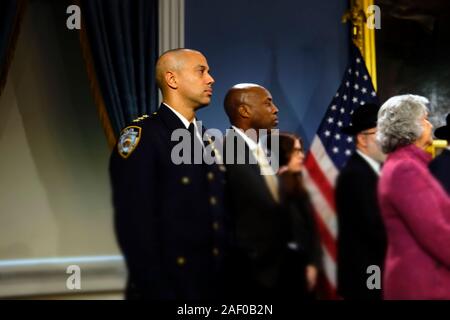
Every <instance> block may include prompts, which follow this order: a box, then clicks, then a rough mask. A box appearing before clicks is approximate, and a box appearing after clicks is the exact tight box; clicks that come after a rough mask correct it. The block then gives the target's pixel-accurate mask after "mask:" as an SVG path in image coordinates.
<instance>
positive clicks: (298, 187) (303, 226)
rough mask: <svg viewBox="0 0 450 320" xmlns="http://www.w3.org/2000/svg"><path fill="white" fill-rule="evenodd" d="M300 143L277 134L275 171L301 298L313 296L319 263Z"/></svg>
mask: <svg viewBox="0 0 450 320" xmlns="http://www.w3.org/2000/svg"><path fill="white" fill-rule="evenodd" d="M304 158H305V156H304V153H303V143H302V140H301V138H300V137H297V136H296V135H294V134H290V133H280V134H279V170H278V176H279V181H280V190H281V194H282V195H283V197H284V199H283V200H284V202H285V203H286V206H287V207H288V210H287V211H286V212H289V213H290V215H291V217H290V218H291V219H290V221H291V223H292V234H291V239H292V246H293V248H296V249H297V250H299V251H300V252H301V253H302V256H303V258H304V270H298V272H303V274H304V275H305V288H304V297H305V298H313V297H314V290H315V287H316V283H317V275H318V270H319V269H320V266H321V257H322V252H321V248H320V240H319V238H318V237H317V232H316V225H315V221H314V217H313V212H312V207H311V203H310V199H309V195H308V192H307V191H306V189H305V187H304V185H303V179H302V170H303V161H304Z"/></svg>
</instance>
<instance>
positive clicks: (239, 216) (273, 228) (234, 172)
mask: <svg viewBox="0 0 450 320" xmlns="http://www.w3.org/2000/svg"><path fill="white" fill-rule="evenodd" d="M230 139H232V136H230V134H227V136H226V137H225V141H224V152H223V153H224V160H225V161H226V160H227V159H226V158H227V155H228V153H229V152H230V149H227V147H226V146H227V144H231V142H230ZM234 139H236V140H235V142H236V144H235V149H234V155H233V157H230V159H232V160H233V161H234V162H235V163H234V164H230V163H226V168H227V170H226V178H227V184H226V203H227V209H228V212H229V213H230V217H231V221H232V224H231V225H232V229H233V238H232V243H233V251H232V255H231V258H230V260H229V262H230V264H229V269H228V270H229V277H228V280H227V284H228V288H229V290H230V292H229V294H230V295H232V296H233V297H241V298H263V299H264V298H270V297H283V296H284V295H286V296H289V294H290V293H289V291H290V289H289V288H295V287H297V288H298V286H300V285H303V283H302V281H304V277H303V274H302V272H301V269H300V266H301V265H302V264H301V263H303V262H301V263H300V256H299V255H298V254H297V253H296V252H294V251H292V250H290V249H289V248H288V246H287V244H288V242H289V241H290V239H289V236H290V228H291V223H290V220H289V213H288V212H287V211H286V208H285V207H284V206H283V204H280V203H277V202H276V201H275V200H274V199H273V197H272V195H271V193H270V191H269V188H268V187H267V185H266V182H265V180H264V177H263V176H262V175H261V174H260V168H259V166H258V164H256V160H255V158H254V156H253V154H252V153H251V152H250V149H249V148H248V146H247V144H245V142H244V140H243V139H242V138H241V137H240V136H235V137H234ZM239 144H243V145H244V150H245V151H244V155H245V160H246V161H245V164H237V163H236V159H237V158H238V155H237V145H239ZM230 159H228V160H230ZM249 161H253V162H252V163H254V164H250V162H249ZM291 297H292V296H291ZM294 297H295V295H294Z"/></svg>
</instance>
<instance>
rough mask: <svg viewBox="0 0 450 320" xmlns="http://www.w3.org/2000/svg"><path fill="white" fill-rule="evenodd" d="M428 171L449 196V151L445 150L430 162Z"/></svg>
mask: <svg viewBox="0 0 450 320" xmlns="http://www.w3.org/2000/svg"><path fill="white" fill-rule="evenodd" d="M430 171H431V173H432V174H433V175H434V176H435V177H436V179H438V180H439V181H440V182H441V184H442V186H443V187H444V188H445V190H447V193H448V194H449V195H450V150H448V149H445V150H444V151H442V153H441V154H440V155H439V156H437V157H436V158H434V159H433V161H431V163H430Z"/></svg>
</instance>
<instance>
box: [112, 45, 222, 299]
mask: <svg viewBox="0 0 450 320" xmlns="http://www.w3.org/2000/svg"><path fill="white" fill-rule="evenodd" d="M156 78H157V83H158V86H159V88H160V90H161V92H162V95H163V103H162V105H161V106H160V108H159V110H158V111H157V112H155V113H154V114H153V115H151V116H143V117H140V118H139V119H137V120H135V121H134V122H133V123H132V124H131V125H129V126H127V127H126V128H124V129H123V130H122V132H121V135H120V138H119V140H118V143H117V146H116V148H115V149H114V151H113V153H112V156H111V162H110V175H111V182H112V188H113V203H114V212H115V215H114V217H115V219H114V222H115V230H116V235H117V239H118V243H119V246H120V248H121V251H122V253H123V255H124V257H125V261H126V265H127V269H128V282H127V289H126V298H127V299H156V300H174V299H177V300H178V299H182V300H197V299H214V298H219V297H220V296H221V293H222V289H221V288H222V284H221V279H222V272H223V261H224V254H225V252H224V251H225V247H226V228H225V212H224V209H223V188H224V178H223V176H224V172H223V171H224V170H225V168H224V167H223V166H219V165H217V164H211V165H207V164H206V163H205V162H204V161H200V164H192V163H190V161H186V163H181V164H178V162H177V161H175V160H174V157H175V156H176V154H175V155H174V154H173V152H172V151H173V149H174V148H175V147H176V145H179V143H180V141H171V140H172V139H171V136H172V133H173V132H174V131H175V130H177V129H183V130H186V129H188V130H189V133H190V134H189V138H190V139H191V140H190V142H194V143H191V144H190V145H191V146H192V145H197V146H198V145H200V153H202V152H204V149H205V144H206V145H208V143H209V142H211V141H209V142H208V141H206V142H205V141H203V140H208V139H206V138H205V139H202V137H203V132H201V130H200V127H199V124H198V123H197V122H196V119H195V112H196V110H198V109H199V108H201V107H204V106H207V105H208V104H209V103H210V101H211V95H212V85H213V83H214V79H213V78H212V77H211V75H210V74H209V67H208V63H207V60H206V58H205V57H204V56H203V55H202V54H201V53H200V52H198V51H194V50H189V49H176V50H170V51H167V52H165V53H164V54H163V55H161V57H160V58H159V59H158V61H157V65H156ZM197 151H198V150H197ZM184 152H186V151H185V150H183V152H182V153H183V155H184ZM213 155H214V154H213ZM216 156H219V155H218V154H216ZM200 158H201V159H202V157H200ZM190 160H192V158H190Z"/></svg>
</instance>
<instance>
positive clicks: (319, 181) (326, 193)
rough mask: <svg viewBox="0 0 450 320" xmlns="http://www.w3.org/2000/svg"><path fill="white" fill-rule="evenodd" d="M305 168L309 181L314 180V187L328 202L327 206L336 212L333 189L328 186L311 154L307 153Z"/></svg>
mask: <svg viewBox="0 0 450 320" xmlns="http://www.w3.org/2000/svg"><path fill="white" fill-rule="evenodd" d="M305 166H306V167H307V168H308V171H309V172H310V177H311V179H312V180H314V182H315V183H316V186H317V187H318V188H319V189H320V192H321V193H322V196H323V197H324V198H325V200H326V201H327V202H328V205H329V206H330V207H331V208H332V209H333V211H336V205H335V202H334V188H333V187H332V186H331V185H330V183H329V182H328V179H327V178H326V176H325V175H324V174H323V172H322V170H321V169H320V167H319V166H318V165H317V162H316V159H315V157H314V154H313V153H309V154H308V156H307V157H306V161H305Z"/></svg>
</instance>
